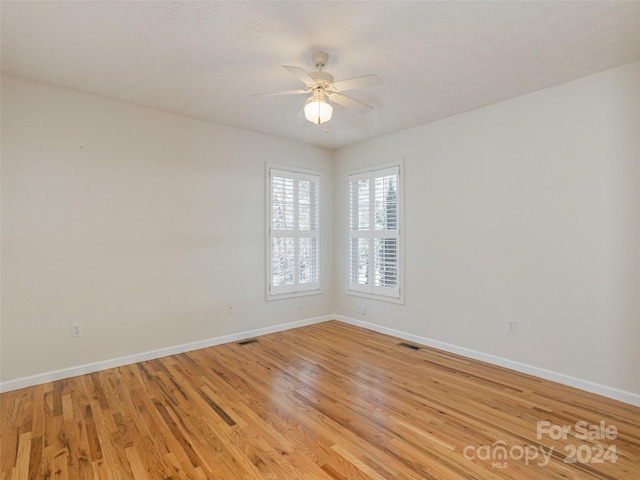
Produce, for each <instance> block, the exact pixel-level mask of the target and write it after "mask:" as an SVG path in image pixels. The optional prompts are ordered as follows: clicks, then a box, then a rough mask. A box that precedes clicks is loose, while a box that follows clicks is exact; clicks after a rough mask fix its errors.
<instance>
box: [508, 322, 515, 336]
mask: <svg viewBox="0 0 640 480" xmlns="http://www.w3.org/2000/svg"><path fill="white" fill-rule="evenodd" d="M507 333H516V321H515V320H507Z"/></svg>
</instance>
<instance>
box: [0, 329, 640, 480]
mask: <svg viewBox="0 0 640 480" xmlns="http://www.w3.org/2000/svg"><path fill="white" fill-rule="evenodd" d="M258 340H259V341H258V342H255V343H249V344H246V345H243V346H242V345H238V344H236V343H231V344H226V345H219V346H216V347H211V348H207V349H203V350H198V351H193V352H189V353H185V354H181V355H175V356H171V357H166V358H162V359H158V360H153V361H149V362H142V363H137V364H134V365H128V366H124V367H120V368H115V369H111V370H105V371H101V372H98V373H93V374H90V375H83V376H79V377H74V378H70V379H66V380H61V381H57V382H53V383H47V384H44V385H38V386H35V387H30V388H26V389H21V390H16V391H13V392H7V393H4V394H2V395H1V396H0V403H1V411H2V418H1V424H0V426H1V428H2V430H1V431H2V443H1V445H0V446H1V448H2V452H1V456H0V461H1V465H0V472H1V473H0V479H3V480H4V479H54V478H61V479H88V478H95V479H108V478H110V479H118V480H119V479H152V480H154V479H165V478H170V479H185V478H188V479H214V480H220V479H248V480H257V479H263V478H265V479H306V480H309V479H327V480H328V479H334V480H335V479H340V480H342V479H385V480H388V479H418V478H428V479H453V478H464V479H483V480H484V479H493V478H509V479H511V478H513V479H537V478H540V479H611V480H613V479H616V480H621V479H638V478H640V408H637V407H633V406H630V405H627V404H624V403H620V402H617V401H614V400H610V399H606V398H603V397H599V396H597V395H593V394H589V393H585V392H583V391H580V390H575V389H572V388H570V387H566V386H562V385H559V384H555V383H552V382H548V381H545V380H540V379H538V378H534V377H529V376H526V375H523V374H519V373H516V372H512V371H509V370H505V369H502V368H499V367H495V366H492V365H488V364H483V363H480V362H477V361H473V360H469V359H465V358H463V357H459V356H456V355H452V354H449V353H445V352H442V351H438V350H433V349H430V348H427V347H423V348H422V349H420V350H412V349H409V348H406V347H402V346H399V345H398V343H400V342H401V340H399V339H397V338H393V337H389V336H386V335H382V334H379V333H375V332H371V331H368V330H364V329H360V328H357V327H353V326H350V325H346V324H343V323H340V322H337V321H331V322H325V323H321V324H317V325H313V326H308V327H303V328H298V329H295V330H289V331H286V332H280V333H275V334H271V335H265V336H262V337H259V338H258ZM538 422H548V423H546V424H541V426H544V430H542V431H540V432H538ZM577 422H585V424H584V426H585V428H586V429H590V430H591V431H592V433H594V434H597V433H598V432H597V431H596V429H595V427H596V426H597V427H598V428H599V427H601V426H602V425H603V424H602V423H601V422H604V426H605V430H606V428H607V427H608V431H607V432H606V433H607V434H608V436H609V438H606V437H605V438H600V439H593V438H591V439H585V440H582V439H579V438H577V437H576V435H578V437H579V436H580V433H581V430H582V428H581V427H582V426H583V424H582V423H579V424H577V425H576V423H577ZM563 425H567V426H570V427H571V431H570V432H568V434H567V438H566V439H562V438H559V439H554V438H552V437H553V436H555V435H553V434H555V433H557V431H558V430H559V428H560V426H563ZM614 427H615V429H617V432H615V433H614V432H613V428H614ZM541 428H542V427H541ZM600 433H602V434H603V435H604V433H605V432H600ZM603 435H601V436H603ZM501 447H502V448H503V449H504V450H503V449H502V448H501ZM505 451H506V455H505V456H502V457H500V454H504V452H505ZM614 451H615V456H614V455H613V453H614ZM534 453H535V455H536V457H535V458H534ZM496 455H497V456H498V458H492V457H494V456H496ZM567 456H569V457H572V458H573V459H575V460H577V461H576V462H575V463H566V462H565V461H564V459H565V457H567ZM487 457H489V458H487ZM546 459H548V463H545V461H546Z"/></svg>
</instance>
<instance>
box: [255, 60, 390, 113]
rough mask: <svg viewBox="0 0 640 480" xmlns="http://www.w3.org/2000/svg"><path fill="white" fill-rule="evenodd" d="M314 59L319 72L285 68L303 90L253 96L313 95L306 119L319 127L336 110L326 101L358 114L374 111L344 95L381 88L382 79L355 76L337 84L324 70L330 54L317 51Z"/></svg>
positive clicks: (371, 76) (285, 66) (286, 66)
mask: <svg viewBox="0 0 640 480" xmlns="http://www.w3.org/2000/svg"><path fill="white" fill-rule="evenodd" d="M311 59H312V60H313V63H314V64H315V66H316V68H317V71H315V72H305V71H304V70H303V69H302V68H300V67H291V66H288V65H284V68H285V69H287V70H288V71H289V72H291V73H292V74H293V75H295V76H296V77H298V79H300V80H301V81H302V83H304V89H299V90H287V91H284V92H266V93H254V94H252V96H254V97H255V96H262V95H302V94H310V96H309V98H308V99H307V101H306V102H305V104H304V116H305V118H306V119H307V120H309V121H310V122H313V123H317V124H321V123H324V122H327V121H329V120H331V115H332V114H333V107H332V106H331V104H330V103H328V102H327V99H328V100H329V101H331V102H334V103H337V104H338V105H341V106H343V107H345V108H348V109H350V110H354V111H356V112H359V113H368V112H370V111H371V110H373V107H371V106H369V105H367V104H365V103H362V102H359V101H358V100H354V99H353V98H350V97H347V96H346V95H342V92H345V91H348V90H355V89H357V88H365V87H375V86H376V85H382V80H381V79H380V77H378V76H377V75H365V76H363V77H355V78H350V79H347V80H342V81H340V82H335V81H334V80H333V75H331V74H330V73H328V72H324V71H323V68H324V67H325V66H326V65H327V62H328V61H329V55H328V54H327V53H324V52H316V53H314V54H313V55H312V56H311Z"/></svg>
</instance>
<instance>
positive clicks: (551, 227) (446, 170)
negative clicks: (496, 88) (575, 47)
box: [334, 62, 640, 394]
mask: <svg viewBox="0 0 640 480" xmlns="http://www.w3.org/2000/svg"><path fill="white" fill-rule="evenodd" d="M425 108H428V105H425ZM398 158H404V166H405V175H404V179H405V187H406V189H405V196H404V199H405V207H406V208H405V230H404V232H405V259H406V262H405V275H404V280H405V300H406V302H405V305H394V304H389V303H382V302H377V301H371V300H367V301H366V302H363V301H362V299H361V298H358V297H354V296H350V295H345V293H344V292H345V288H346V286H345V274H344V273H343V272H344V271H345V268H346V250H345V242H346V238H347V235H346V232H345V225H346V220H345V211H344V208H343V207H342V205H344V202H345V192H346V185H345V174H346V172H348V171H350V170H352V169H357V168H360V167H363V166H365V165H371V164H376V163H384V162H389V161H393V160H396V159H398ZM335 165H336V170H335V174H336V177H335V188H336V195H335V200H334V202H335V205H336V215H335V217H336V218H335V225H336V228H335V233H336V237H335V242H336V248H335V253H336V260H335V261H336V268H335V271H336V273H337V275H336V304H335V309H334V310H335V311H336V313H338V314H341V315H345V316H348V317H352V318H356V319H360V320H362V321H366V322H370V323H373V324H375V325H379V326H382V327H388V328H393V329H396V330H399V331H402V332H406V333H409V334H413V335H417V336H420V337H424V338H428V339H433V340H435V341H438V342H444V343H446V344H450V345H455V346H459V347H463V348H467V349H470V350H473V351H476V352H482V353H484V354H487V355H491V356H495V357H499V358H503V359H509V360H510V361H512V362H520V363H522V364H526V365H530V366H534V367H536V368H538V369H543V370H549V371H553V372H557V373H560V374H562V375H567V376H571V377H575V378H578V379H582V380H584V381H585V382H594V383H597V384H600V385H606V386H609V387H612V388H617V389H622V390H624V391H627V392H633V393H635V394H639V393H640V348H639V344H640V63H638V62H636V63H634V64H630V65H627V66H624V67H621V68H617V69H613V70H609V71H606V72H603V73H600V74H598V75H594V76H590V77H586V78H583V79H580V80H577V81H573V82H570V83H566V84H563V85H559V86H556V87H553V88H548V89H546V90H542V91H538V92H536V93H532V94H529V95H525V96H522V97H519V98H515V99H512V100H509V101H505V102H502V103H499V104H496V105H491V106H488V107H485V108H481V109H478V110H475V111H472V112H469V113H465V114H462V115H457V116H454V117H451V118H448V119H445V120H442V121H439V122H435V123H431V124H428V125H423V126H420V127H417V128H413V129H410V130H405V131H402V132H399V133H396V134H392V135H388V136H385V137H382V138H378V139H375V140H372V141H368V142H364V143H362V144H359V145H355V146H352V147H349V148H345V149H342V150H340V151H339V152H338V153H337V157H336V163H335ZM358 303H365V304H366V306H367V313H366V316H361V315H357V314H356V304H358ZM508 319H515V320H516V321H517V330H518V331H517V333H516V334H515V335H514V334H508V333H506V328H505V324H506V321H507V320H508Z"/></svg>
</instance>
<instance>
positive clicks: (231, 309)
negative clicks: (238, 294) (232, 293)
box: [227, 302, 233, 313]
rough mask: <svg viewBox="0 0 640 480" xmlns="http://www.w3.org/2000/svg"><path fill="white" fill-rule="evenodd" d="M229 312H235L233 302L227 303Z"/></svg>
mask: <svg viewBox="0 0 640 480" xmlns="http://www.w3.org/2000/svg"><path fill="white" fill-rule="evenodd" d="M227 313H233V303H231V302H229V303H227Z"/></svg>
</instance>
